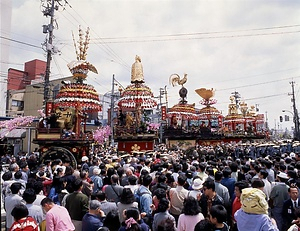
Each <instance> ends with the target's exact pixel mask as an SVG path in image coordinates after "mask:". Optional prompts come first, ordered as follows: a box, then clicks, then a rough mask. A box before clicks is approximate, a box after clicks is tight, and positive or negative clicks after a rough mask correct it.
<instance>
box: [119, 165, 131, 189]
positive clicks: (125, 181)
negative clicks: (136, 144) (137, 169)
mask: <svg viewBox="0 0 300 231" xmlns="http://www.w3.org/2000/svg"><path fill="white" fill-rule="evenodd" d="M125 174H126V175H125V176H124V177H123V178H122V180H121V183H120V185H121V186H123V187H124V186H125V185H129V182H128V178H129V177H130V176H132V175H133V172H132V170H131V169H130V168H127V169H126V171H125Z"/></svg>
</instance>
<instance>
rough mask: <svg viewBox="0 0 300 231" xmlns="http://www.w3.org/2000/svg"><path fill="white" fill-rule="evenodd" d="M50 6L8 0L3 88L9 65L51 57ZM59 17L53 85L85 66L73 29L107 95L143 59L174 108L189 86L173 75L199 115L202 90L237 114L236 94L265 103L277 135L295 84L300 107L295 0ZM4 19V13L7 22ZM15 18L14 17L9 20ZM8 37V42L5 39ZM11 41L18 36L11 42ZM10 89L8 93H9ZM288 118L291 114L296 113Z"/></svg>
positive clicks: (90, 10)
mask: <svg viewBox="0 0 300 231" xmlns="http://www.w3.org/2000/svg"><path fill="white" fill-rule="evenodd" d="M46 3H47V1H46V0H43V1H39V0H1V3H0V4H1V60H0V62H1V79H0V80H1V81H0V84H1V82H4V83H5V79H6V75H7V68H8V67H11V68H16V69H21V70H22V69H23V64H24V62H27V61H30V60H33V59H41V60H46V56H45V52H44V50H43V49H41V47H42V46H41V44H42V43H43V42H44V41H45V38H46V34H43V32H42V25H47V24H49V22H50V18H49V17H48V18H47V17H45V16H43V13H42V12H41V9H43V7H42V6H43V5H45V4H46ZM60 3H61V5H62V6H60V7H59V8H58V10H57V11H55V30H54V32H53V33H54V36H55V38H54V40H53V44H54V45H55V46H56V47H57V48H58V50H59V51H60V52H59V53H58V54H56V55H54V56H53V60H52V62H51V76H50V80H51V79H56V78H62V77H65V76H69V75H70V72H69V70H68V68H67V64H68V63H69V62H71V61H72V60H75V59H76V55H75V49H74V46H73V40H72V31H73V33H74V35H75V37H76V38H78V26H79V25H81V27H82V28H83V29H84V30H86V28H87V27H89V28H90V37H91V40H90V45H89V50H88V55H87V61H89V62H90V63H92V64H93V65H94V66H95V67H96V68H97V69H98V72H99V74H94V73H90V74H89V77H88V83H90V84H92V85H94V87H95V88H96V89H97V91H98V93H99V94H105V93H107V92H109V91H110V90H111V82H112V76H113V74H114V75H115V78H116V79H117V81H118V82H120V83H121V84H122V85H123V86H124V87H126V86H127V85H129V84H130V69H131V65H132V64H133V63H134V61H135V56H136V55H139V56H140V57H141V60H142V64H143V68H144V78H145V82H146V84H147V85H148V86H149V87H150V88H151V89H152V91H153V92H154V95H155V96H158V95H159V88H164V87H165V86H166V89H167V92H168V106H169V107H171V106H172V105H174V104H176V103H178V101H179V94H178V91H179V89H180V86H177V87H173V86H172V85H170V83H169V77H170V75H171V74H173V73H177V74H179V75H180V76H181V77H183V74H184V73H187V74H188V81H187V83H186V84H185V85H184V86H185V87H186V88H187V89H188V96H187V100H188V103H195V105H196V107H197V108H201V107H203V106H202V105H201V104H200V100H201V97H200V96H199V95H197V94H196V92H195V89H198V88H209V89H210V88H214V89H215V97H214V98H215V99H216V100H217V103H216V104H215V107H216V108H217V109H219V110H220V111H221V112H222V114H223V115H226V114H227V112H228V104H229V102H230V100H229V97H230V95H231V93H232V92H234V91H237V92H239V93H240V95H241V97H242V99H243V100H245V102H246V103H248V105H249V106H251V105H256V106H257V107H258V108H259V112H260V113H262V114H265V116H267V118H268V124H269V126H270V127H271V128H274V127H275V125H276V128H277V129H278V128H283V129H285V128H286V127H287V128H288V129H290V128H291V126H292V122H282V123H279V116H280V115H282V116H284V115H285V113H283V112H282V110H289V111H292V107H291V106H292V103H291V96H290V95H289V93H291V92H292V88H291V84H290V82H292V81H294V82H295V97H296V98H295V99H296V105H297V107H298V108H299V106H300V99H299V90H300V87H299V86H300V65H299V61H300V1H294V0H285V1H282V0H278V1H266V0H243V1H241V0H207V1H205V0H157V1H156V0H127V1H125V0H123V1H122V0H68V1H67V3H66V1H64V0H61V1H60ZM4 12H5V15H4ZM8 12H11V14H9V13H8ZM4 38H5V39H4ZM6 38H9V39H6ZM1 91H2V90H1ZM287 115H290V113H289V112H288V113H287Z"/></svg>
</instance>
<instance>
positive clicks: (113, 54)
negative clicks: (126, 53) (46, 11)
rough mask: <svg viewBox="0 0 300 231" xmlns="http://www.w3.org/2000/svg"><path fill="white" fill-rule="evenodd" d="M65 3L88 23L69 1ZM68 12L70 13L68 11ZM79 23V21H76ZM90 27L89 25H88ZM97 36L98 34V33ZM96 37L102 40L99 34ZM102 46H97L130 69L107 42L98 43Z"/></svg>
mask: <svg viewBox="0 0 300 231" xmlns="http://www.w3.org/2000/svg"><path fill="white" fill-rule="evenodd" d="M66 3H67V4H68V5H69V7H70V8H71V9H72V10H73V11H74V12H75V13H76V14H77V15H78V16H79V18H81V20H83V22H84V23H85V24H86V25H88V23H87V22H86V21H85V20H84V19H83V18H82V17H81V15H80V14H78V13H77V11H76V10H75V9H74V8H73V7H72V6H71V5H70V4H69V2H67V1H66ZM69 14H70V13H69ZM71 17H73V16H72V15H71ZM73 18H74V19H75V20H76V21H77V22H78V20H77V18H75V17H73ZM78 23H79V22H78ZM90 28H91V27H90ZM91 30H92V31H93V32H94V33H95V34H96V35H97V32H96V31H95V30H94V29H93V28H91ZM98 36H99V35H98ZM98 39H100V40H102V39H101V38H100V36H99V38H98ZM100 44H101V45H102V46H103V48H101V47H99V48H100V49H102V50H104V52H106V53H107V54H108V55H111V56H112V57H114V58H115V59H117V60H118V61H119V64H120V65H121V66H123V67H125V69H127V70H130V66H129V65H128V64H127V63H126V62H125V61H124V60H123V59H122V58H121V57H120V56H119V55H118V54H117V53H116V52H115V51H114V50H113V49H112V48H111V47H110V46H108V45H107V44H105V43H104V42H101V43H100ZM96 45H98V44H96Z"/></svg>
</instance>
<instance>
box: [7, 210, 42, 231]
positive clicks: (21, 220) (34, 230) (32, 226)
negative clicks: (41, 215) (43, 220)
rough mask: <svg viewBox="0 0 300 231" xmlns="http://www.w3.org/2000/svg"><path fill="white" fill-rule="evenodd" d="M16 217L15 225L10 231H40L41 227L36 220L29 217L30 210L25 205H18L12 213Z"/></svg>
mask: <svg viewBox="0 0 300 231" xmlns="http://www.w3.org/2000/svg"><path fill="white" fill-rule="evenodd" d="M11 216H13V217H14V223H13V224H12V225H11V227H10V229H9V230H10V231H20V230H24V231H25V230H28V231H39V226H38V224H37V222H36V220H35V219H34V218H32V217H31V216H29V213H28V209H27V207H26V206H25V205H24V204H18V205H16V206H15V207H14V208H13V210H12V211H11Z"/></svg>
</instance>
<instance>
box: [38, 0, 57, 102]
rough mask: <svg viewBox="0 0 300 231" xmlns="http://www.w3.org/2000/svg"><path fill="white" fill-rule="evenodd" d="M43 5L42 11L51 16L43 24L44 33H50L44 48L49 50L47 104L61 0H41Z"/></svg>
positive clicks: (45, 84)
mask: <svg viewBox="0 0 300 231" xmlns="http://www.w3.org/2000/svg"><path fill="white" fill-rule="evenodd" d="M41 3H42V4H41V5H42V8H43V9H42V12H43V14H44V16H46V17H48V16H50V23H49V24H48V25H43V33H44V34H47V33H48V38H46V41H45V43H44V44H43V45H44V46H45V48H44V50H45V51H46V52H47V64H46V72H45V79H44V103H43V104H44V105H46V104H47V102H48V100H49V99H50V96H49V92H50V84H49V79H50V72H51V71H50V65H51V60H52V53H54V54H55V53H57V52H58V50H57V48H55V47H54V46H53V45H52V42H53V29H54V26H53V23H54V10H58V7H59V5H61V3H59V0H41Z"/></svg>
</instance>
